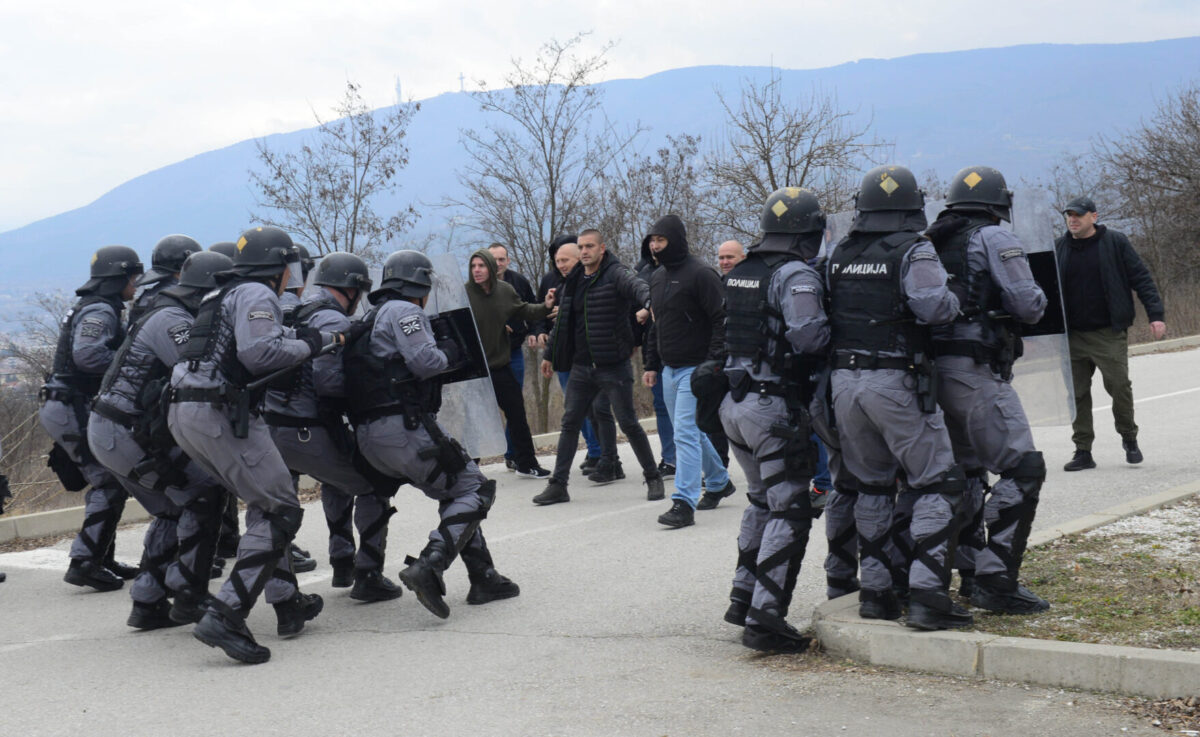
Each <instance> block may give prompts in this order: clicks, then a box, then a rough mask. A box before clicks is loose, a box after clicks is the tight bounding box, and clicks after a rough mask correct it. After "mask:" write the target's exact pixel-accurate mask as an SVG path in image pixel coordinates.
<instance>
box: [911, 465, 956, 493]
mask: <svg viewBox="0 0 1200 737" xmlns="http://www.w3.org/2000/svg"><path fill="white" fill-rule="evenodd" d="M966 490H967V474H966V472H964V471H963V468H962V466H960V465H958V464H957V463H955V464H954V465H953V466H951V467H950V468H948V469H946V472H945V473H943V474H942V477H941V479H939V480H937V481H935V482H933V483H932V484H929V485H928V486H922V487H921V488H919V489H917V488H914V489H913V491H915V492H917V493H918V494H951V495H955V494H962V493H963V492H964V491H966Z"/></svg>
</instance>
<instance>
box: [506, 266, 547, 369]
mask: <svg viewBox="0 0 1200 737" xmlns="http://www.w3.org/2000/svg"><path fill="white" fill-rule="evenodd" d="M500 278H501V279H503V280H504V281H506V282H508V283H509V284H511V285H512V288H513V289H515V290H517V295H518V296H519V297H520V298H521V299H523V300H525V301H526V302H537V301H538V300H536V299H535V298H534V296H533V287H532V286H530V284H529V280H528V279H526V278H525V277H524V276H522V275H521V274H519V273H517V272H516V271H513V270H512V269H505V270H504V276H502V277H500ZM542 299H543V300H544V299H546V295H544V294H543V295H542ZM541 322H542V321H541V320H537V321H535V322H525V321H524V320H521V319H519V318H516V317H514V318H513V319H511V320H509V321H508V323H507V325H508V327H510V328H512V332H511V333H509V334H508V343H509V347H511V348H512V350H513V351H516V350H517V349H518V348H520V347H521V346H522V345H523V344H524V343H525V336H526V335H529V333H530V332H531V331H532V330H534V329H535V327H536V326H537V325H540V324H541Z"/></svg>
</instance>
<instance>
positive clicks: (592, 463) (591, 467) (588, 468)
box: [579, 456, 600, 476]
mask: <svg viewBox="0 0 1200 737" xmlns="http://www.w3.org/2000/svg"><path fill="white" fill-rule="evenodd" d="M599 463H600V456H588V457H587V458H584V459H583V463H580V464H579V470H580V471H582V472H583V475H584V476H587V475H588V474H589V473H591V472H592V471H595V470H596V466H597V464H599Z"/></svg>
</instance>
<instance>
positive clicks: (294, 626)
mask: <svg viewBox="0 0 1200 737" xmlns="http://www.w3.org/2000/svg"><path fill="white" fill-rule="evenodd" d="M273 606H274V607H275V619H276V622H277V626H276V628H275V631H276V632H277V633H279V636H280V637H289V636H291V635H298V634H300V631H301V630H303V629H304V623H305V622H307V621H309V620H312V619H316V618H317V615H318V614H320V613H321V610H322V609H324V608H325V600H324V599H322V598H321V597H320V596H318V595H317V594H302V593H300V590H299V589H296V593H294V594H292V598H290V599H288V600H287V601H281V602H279V603H278V604H274V605H273Z"/></svg>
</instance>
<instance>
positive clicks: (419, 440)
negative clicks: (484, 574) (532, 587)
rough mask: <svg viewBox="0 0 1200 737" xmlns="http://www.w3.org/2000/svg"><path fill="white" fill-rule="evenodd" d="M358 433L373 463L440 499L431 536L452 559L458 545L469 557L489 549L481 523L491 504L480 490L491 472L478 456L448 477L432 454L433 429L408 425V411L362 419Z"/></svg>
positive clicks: (362, 447) (365, 452) (386, 472)
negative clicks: (482, 466)
mask: <svg viewBox="0 0 1200 737" xmlns="http://www.w3.org/2000/svg"><path fill="white" fill-rule="evenodd" d="M443 432H444V431H443ZM356 434H357V439H358V448H359V451H360V452H361V453H362V454H363V456H364V457H366V459H367V461H369V462H370V464H371V465H372V466H374V467H375V468H377V469H378V470H379V471H381V472H383V473H385V474H387V475H388V476H393V477H396V478H407V479H409V483H411V484H412V485H413V486H415V487H417V488H418V489H420V490H421V491H422V492H424V494H425V496H427V497H429V498H430V499H435V500H437V502H438V514H439V515H440V517H441V519H442V524H441V525H440V526H439V527H438V528H437V529H436V530H433V531H432V532H430V533H429V539H430V541H431V542H440V543H442V544H444V545H445V546H446V549H447V551H448V553H449V558H448V559H447V560H446V563H447V564H449V563H450V562H451V561H452V560H453V556H454V551H455V550H460V549H461V550H462V552H463V557H464V560H465V559H467V558H469V557H472V556H474V557H479V556H481V555H483V554H485V553H486V551H487V544H486V543H485V542H484V538H483V530H482V528H479V524H478V523H479V521H480V520H481V519H482V518H483V517H485V516H487V510H488V504H486V503H485V502H484V499H483V498H482V497H481V496H480V495H479V489H480V488H481V487H482V486H483V484H484V483H485V482H486V481H487V478H486V477H485V476H484V475H483V473H482V472H481V471H480V470H479V466H477V465H476V464H475V462H474V461H472V460H469V459H468V460H467V461H466V468H463V469H462V470H460V471H458V472H457V473H455V474H453V478H449V477H448V476H447V474H446V473H444V472H443V471H442V469H441V466H440V464H439V463H438V460H437V459H436V458H434V457H431V453H432V451H433V450H434V449H435V446H436V444H435V443H434V440H433V438H432V437H430V435H429V432H428V431H427V430H426V429H425V428H424V427H423V426H420V425H418V426H417V428H416V429H415V430H409V429H408V428H406V427H405V425H404V415H388V416H386V417H382V418H380V419H377V420H373V421H371V422H365V423H362V424H360V425H358V427H357V428H356ZM469 530H474V532H473V533H471V536H470V537H469V538H468V540H467V541H466V542H465V543H464V542H463V541H462V537H463V535H464V533H468V531H469ZM468 551H470V552H468ZM476 554H478V555H476ZM489 560H490V559H489Z"/></svg>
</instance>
